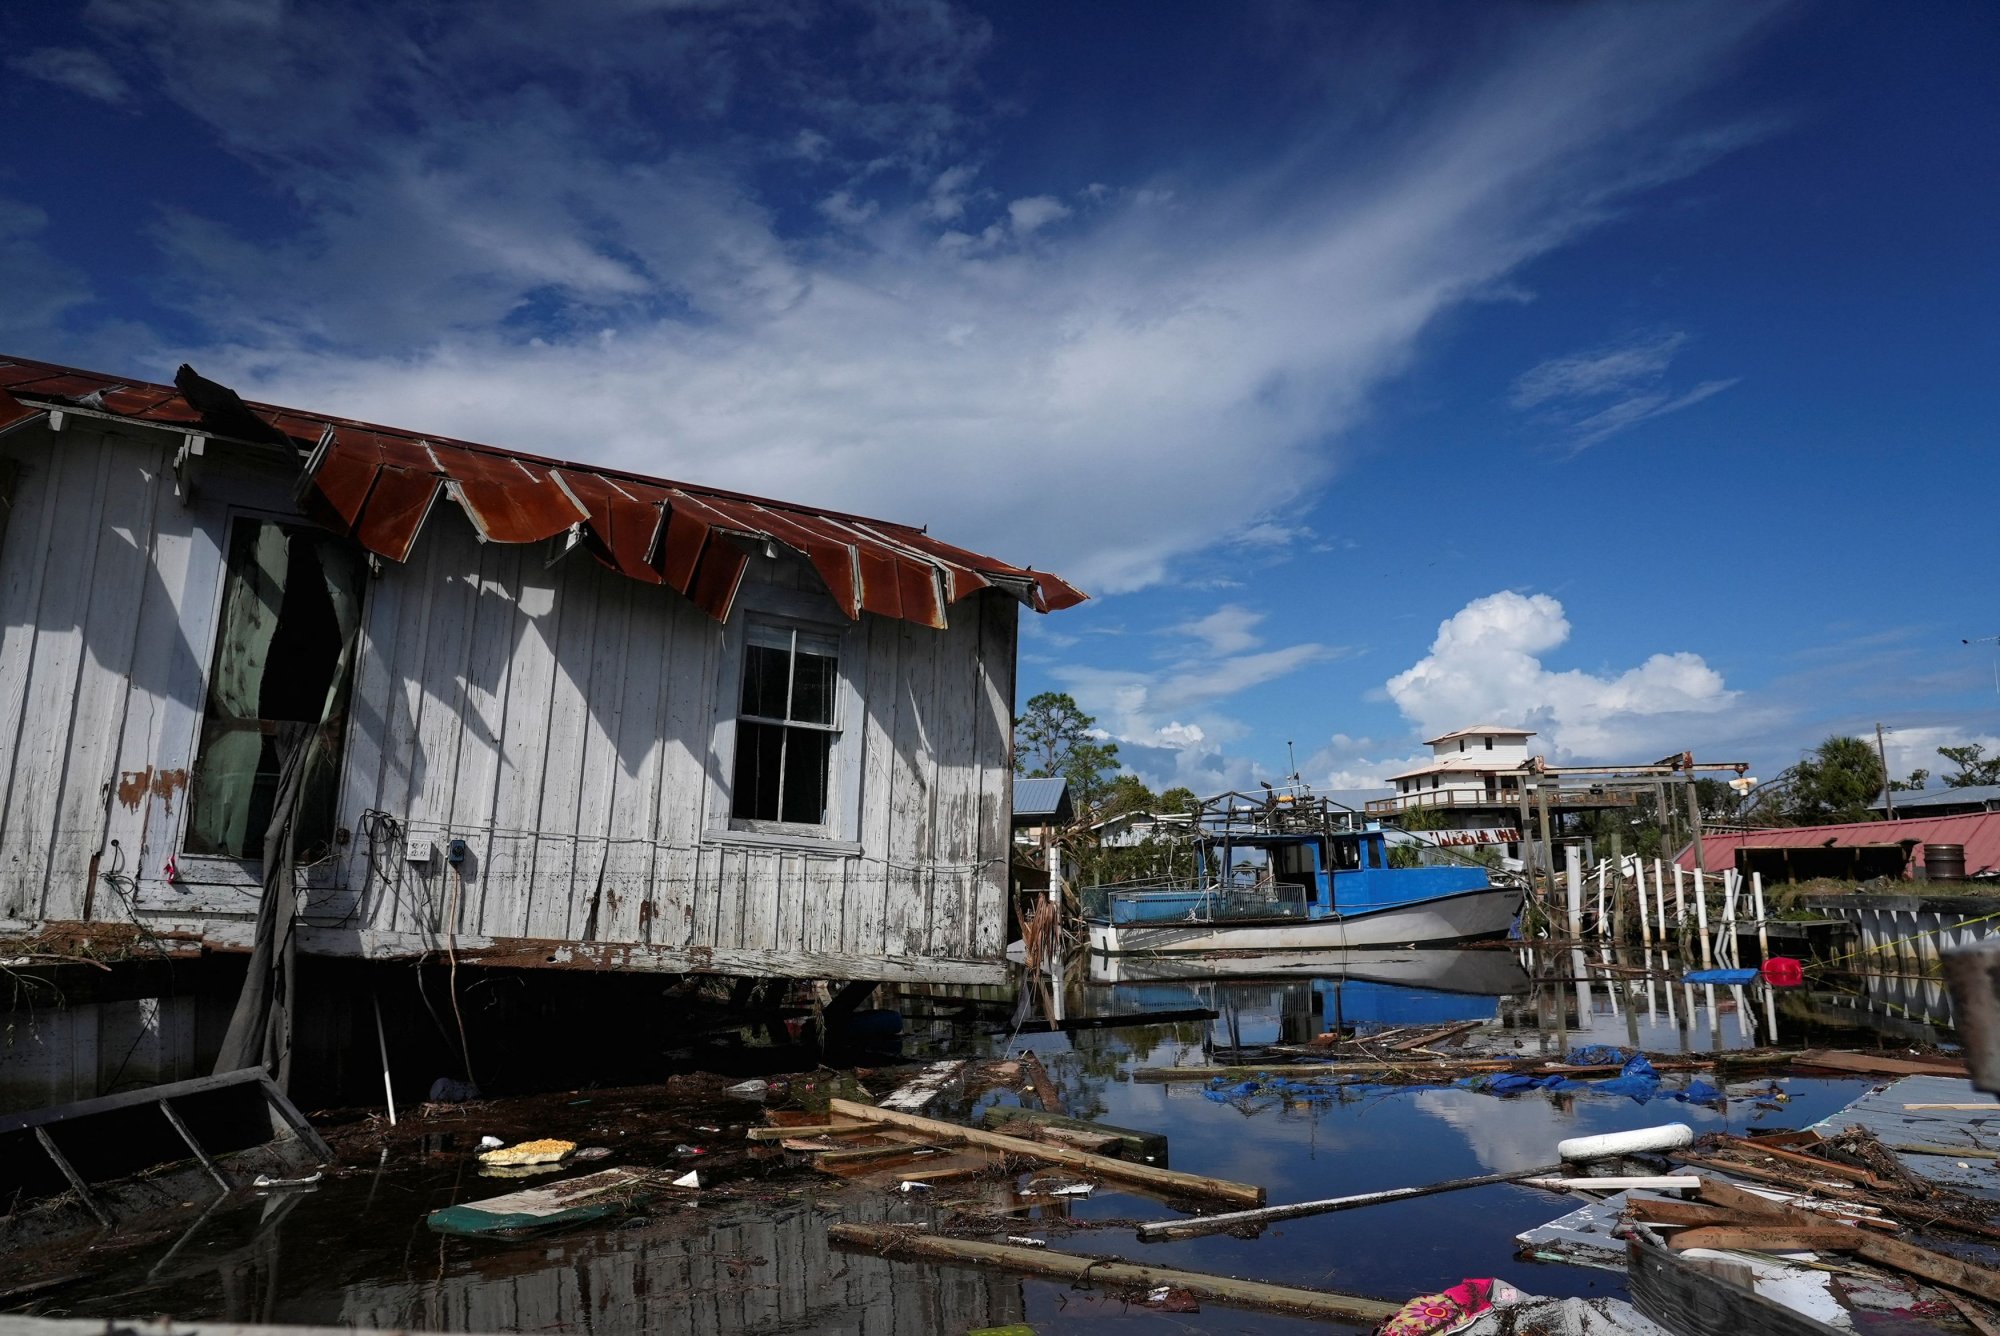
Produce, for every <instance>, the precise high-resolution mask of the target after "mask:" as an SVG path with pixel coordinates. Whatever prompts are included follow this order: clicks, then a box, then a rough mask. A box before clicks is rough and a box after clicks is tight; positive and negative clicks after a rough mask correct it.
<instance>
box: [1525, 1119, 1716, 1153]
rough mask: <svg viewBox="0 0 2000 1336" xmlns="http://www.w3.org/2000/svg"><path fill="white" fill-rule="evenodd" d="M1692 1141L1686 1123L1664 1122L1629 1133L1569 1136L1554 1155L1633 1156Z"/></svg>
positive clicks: (1692, 1134)
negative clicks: (1657, 1125)
mask: <svg viewBox="0 0 2000 1336" xmlns="http://www.w3.org/2000/svg"><path fill="white" fill-rule="evenodd" d="M1693 1144H1694V1129H1693V1128H1692V1127H1689V1126H1688V1125H1687V1124H1686V1123H1664V1124H1662V1125H1661V1126H1659V1127H1635V1128H1633V1129H1632V1130H1631V1131H1629V1132H1601V1133H1599V1134H1598V1135H1596V1136H1590V1137H1571V1138H1569V1139H1568V1140H1567V1141H1558V1142H1557V1143H1556V1158H1557V1159H1562V1160H1608V1159H1610V1158H1611V1157H1612V1156H1614V1155H1636V1154H1638V1153H1640V1152H1642V1151H1649V1150H1679V1149H1681V1148H1682V1147H1683V1146H1692V1145H1693Z"/></svg>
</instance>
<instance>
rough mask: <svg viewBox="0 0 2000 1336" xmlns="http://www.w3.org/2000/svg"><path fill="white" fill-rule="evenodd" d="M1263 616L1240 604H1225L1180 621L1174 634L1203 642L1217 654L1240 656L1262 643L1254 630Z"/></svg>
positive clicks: (1174, 629)
mask: <svg viewBox="0 0 2000 1336" xmlns="http://www.w3.org/2000/svg"><path fill="white" fill-rule="evenodd" d="M1264 617H1265V614H1264V613H1261V612H1252V611H1251V610H1250V609H1249V608H1246V607H1244V606H1243V605H1242V604H1240V603H1225V604H1223V605H1222V606H1221V607H1219V608H1217V609H1216V610H1215V611H1214V612H1211V613H1209V614H1208V615H1207V616H1206V617H1197V618H1195V619H1194V620H1193V621H1191V622H1182V623H1181V624H1180V625H1179V626H1176V627H1174V628H1173V631H1174V634H1176V635H1184V636H1194V637H1195V638H1196V639H1198V640H1202V641H1204V642H1206V643H1207V645H1208V647H1209V649H1210V650H1212V651H1213V652H1215V653H1217V654H1241V653H1242V652H1243V651H1244V650H1247V649H1253V648H1255V647H1256V646H1257V645H1258V644H1259V643H1261V642H1260V638H1259V637H1258V636H1257V634H1256V628H1257V626H1258V625H1259V624H1260V623H1261V622H1262V621H1263V620H1264Z"/></svg>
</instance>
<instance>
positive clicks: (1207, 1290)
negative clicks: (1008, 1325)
mask: <svg viewBox="0 0 2000 1336" xmlns="http://www.w3.org/2000/svg"><path fill="white" fill-rule="evenodd" d="M826 1232H827V1237H828V1238H829V1239H830V1240H832V1241H833V1243H834V1244H836V1245H837V1246H840V1247H844V1248H861V1249H866V1250H867V1251H869V1252H873V1253H876V1254H878V1255H880V1256H884V1257H891V1258H897V1257H922V1258H927V1259H930V1260H933V1261H940V1262H958V1263H961V1264H966V1265H972V1266H990V1267H996V1268H999V1269H1001V1270H1005V1271H1014V1272H1018V1273H1020V1274H1023V1275H1030V1276H1053V1277H1056V1278H1058V1279H1063V1280H1072V1281H1081V1282H1085V1283H1088V1284H1091V1285H1097V1286H1103V1287H1105V1288H1109V1289H1119V1290H1137V1291H1144V1290H1152V1289H1157V1288H1158V1287H1159V1286H1162V1285H1171V1286H1173V1287H1175V1288H1176V1289H1183V1290H1186V1291H1187V1292H1188V1293H1190V1294H1192V1295H1194V1297H1195V1298H1197V1299H1205V1300H1208V1301H1209V1302H1211V1303H1218V1304H1230V1305H1235V1306H1238V1307H1245V1308H1260V1309H1267V1310H1270V1311H1272V1312H1279V1313H1294V1314H1298V1315H1300V1316H1304V1317H1318V1318H1327V1319H1331V1320H1333V1321H1336V1322H1341V1323H1347V1324H1352V1325H1363V1326H1368V1325H1373V1324H1375V1323H1378V1322H1380V1321H1382V1320H1383V1319H1384V1318H1387V1317H1391V1316H1393V1315H1395V1314H1396V1313H1398V1312H1400V1311H1401V1309H1402V1305H1400V1304H1393V1303H1385V1302H1383V1301H1382V1300H1380V1299H1369V1298H1364V1297H1363V1296H1361V1295H1357V1294H1338V1293H1335V1292H1333V1291H1331V1290H1307V1289H1299V1288H1296V1287H1294V1286H1290V1285H1267V1284H1264V1283H1263V1282H1261V1281H1255V1280H1238V1279H1236V1278H1235V1277H1234V1276H1217V1275H1211V1274H1209V1273H1206V1272H1201V1271H1180V1270H1176V1269H1175V1268H1172V1267H1163V1266H1148V1265H1146V1264H1144V1263H1141V1262H1127V1261H1122V1260H1120V1259H1118V1258H1115V1257H1087V1256H1082V1255H1080V1254H1077V1253H1065V1252H1057V1251H1055V1250H1053V1249H1049V1248H1021V1247H1015V1246H1012V1245H1009V1244H1003V1243H981V1242H975V1241H974V1240H971V1239H948V1238H940V1237H938V1236H937V1235H934V1234H923V1233H918V1232H916V1231H914V1230H907V1229H895V1228H889V1227H884V1226H880V1225H853V1224H835V1225H830V1226H828V1227H827V1231H826Z"/></svg>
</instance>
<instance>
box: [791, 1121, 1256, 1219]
mask: <svg viewBox="0 0 2000 1336" xmlns="http://www.w3.org/2000/svg"><path fill="white" fill-rule="evenodd" d="M828 1107H829V1109H830V1110H831V1111H832V1112H834V1113H836V1114H839V1115H841V1116H843V1117H848V1118H861V1119H866V1120H870V1121H876V1122H885V1123H893V1124H895V1125H896V1126H898V1127H903V1128H907V1129H909V1130H910V1131H913V1132H928V1133H931V1134H932V1135H934V1136H945V1137H949V1136H956V1137H961V1138H963V1139H964V1140H965V1141H967V1142H968V1143H970V1144H972V1145H975V1146H985V1147H988V1148H989V1149H992V1150H999V1151H1006V1152H1007V1153H1008V1154H1010V1155H1019V1156H1020V1157H1022V1158H1023V1159H1028V1160H1044V1161H1047V1162H1048V1163H1050V1164H1066V1165H1068V1166H1069V1167H1070V1168H1072V1169H1083V1170H1087V1171H1088V1172H1090V1173H1093V1174H1096V1175H1097V1176H1098V1177H1099V1178H1104V1179H1109V1180H1111V1181H1112V1182H1115V1183H1136V1184H1138V1185H1139V1186H1141V1187H1149V1188H1152V1189H1154V1190H1156V1191H1161V1192H1166V1193H1168V1194H1170V1195H1177V1196H1186V1197H1210V1198H1217V1199H1220V1200H1223V1201H1234V1202H1248V1203H1251V1204H1253V1205H1261V1204H1262V1202H1263V1200H1264V1189H1263V1188H1261V1187H1257V1186H1256V1185H1254V1184H1250V1183H1232V1182H1230V1181H1229V1180H1228V1179H1223V1178H1210V1177H1208V1176H1206V1175H1204V1174H1188V1173H1181V1172H1180V1171H1178V1170H1174V1169H1160V1168H1156V1167H1154V1166H1152V1165H1149V1164H1135V1163H1132V1162H1131V1161H1129V1160H1113V1159H1109V1158H1107V1157H1105V1156H1102V1155H1091V1154H1089V1153H1087V1152H1085V1151H1080V1150H1071V1149H1069V1148H1068V1147H1067V1146H1051V1145H1049V1144H1047V1143H1046V1142H1041V1141H1024V1140H1022V1139H1021V1138H1020V1137H1010V1136H1003V1135H1001V1134H1000V1133H998V1132H989V1131H986V1130H985V1129H984V1128H978V1127H963V1126H960V1125H959V1124H957V1123H947V1122H942V1121H940V1120H938V1119H936V1118H926V1117H924V1116H922V1115H921V1114H914V1113H900V1112H898V1111H897V1110H895V1109H884V1108H879V1107H877V1106H875V1105H872V1104H858V1103H856V1102H855V1101H853V1100H848V1099H836V1100H833V1101H831V1103H830V1104H829V1106H828Z"/></svg>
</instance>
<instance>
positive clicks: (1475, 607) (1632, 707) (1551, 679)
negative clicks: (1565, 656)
mask: <svg viewBox="0 0 2000 1336" xmlns="http://www.w3.org/2000/svg"><path fill="white" fill-rule="evenodd" d="M1569 634H1570V625H1569V619H1568V618H1567V617H1565V616H1564V615H1563V606H1562V604H1561V603H1559V602H1557V601H1556V600H1555V599H1554V598H1551V597H1550V596H1549V595H1547V594H1519V593H1515V592H1513V591H1511V590H1503V591H1501V592H1500V593H1497V594H1488V595H1487V596H1486V597H1484V598H1477V599H1474V600H1473V601H1472V602H1470V603H1468V604H1466V605H1465V606H1464V607H1463V608H1461V609H1459V611H1458V612H1456V613H1454V614H1452V615H1451V616H1450V617H1448V618H1446V619H1445V620H1444V621H1443V622H1442V623H1440V624H1439V626H1438V632H1437V638H1436V639H1435V640H1433V641H1432V642H1431V649H1430V653H1429V654H1427V655H1425V656H1424V657H1423V658H1422V659H1420V660H1418V661H1417V662H1416V663H1415V664H1412V665H1411V666H1410V667H1408V668H1406V669H1404V670H1403V671H1402V672H1400V673H1398V674H1396V675H1395V676H1394V677H1392V678H1390V679H1389V681H1388V682H1387V684H1386V686H1385V690H1386V691H1387V692H1388V695H1389V699H1390V700H1392V701H1394V702H1395V703H1396V706H1397V708H1398V709H1400V710H1401V711H1402V712H1403V715H1404V716H1405V717H1406V718H1408V719H1409V720H1410V722H1411V723H1413V724H1415V725H1416V726H1417V727H1418V729H1419V730H1421V731H1422V732H1423V733H1424V734H1425V735H1426V736H1433V735H1436V734H1439V733H1447V732H1450V731H1451V730H1452V729H1454V728H1463V727H1466V726H1467V725H1470V724H1475V723H1501V724H1515V725H1518V726H1520V727H1523V728H1531V729H1534V730H1535V731H1536V732H1537V734H1539V736H1538V737H1537V739H1536V740H1535V743H1536V745H1537V746H1538V747H1539V748H1540V749H1542V750H1543V751H1545V752H1547V753H1548V754H1551V755H1554V756H1559V757H1564V758H1573V759H1578V760H1598V761H1633V760H1651V759H1653V757H1654V756H1655V755H1659V754H1663V753H1664V752H1666V751H1668V750H1670V749H1672V748H1674V747H1676V746H1679V745H1681V740H1682V737H1683V734H1682V732H1681V730H1683V729H1684V728H1685V726H1686V724H1687V723H1688V721H1689V719H1690V717H1691V716H1710V715H1714V714H1716V713H1718V712H1720V711H1723V710H1726V709H1728V708H1729V707H1730V705H1731V704H1732V703H1733V702H1734V701H1735V699H1736V695H1737V693H1736V692H1734V691H1731V690H1729V689H1728V688H1727V687H1726V686H1725V685H1724V684H1723V680H1722V675H1721V674H1720V673H1718V672H1716V671H1715V670H1714V669H1713V668H1710V667H1709V666H1708V664H1707V663H1706V662H1705V661H1704V660H1703V659H1702V657H1701V656H1700V655H1698V654H1693V653H1689V652H1687V651H1680V652H1676V653H1662V654H1654V655H1652V656H1651V657H1649V658H1647V659H1646V660H1645V661H1644V662H1643V663H1641V664H1639V665H1638V666H1637V667H1634V668H1628V669H1626V670H1625V671H1623V672H1620V673H1614V674H1596V673H1588V672H1584V671H1582V670H1581V669H1574V668H1572V669H1566V670H1556V669H1551V668H1549V667H1548V666H1547V665H1546V664H1545V663H1544V662H1543V656H1545V655H1547V654H1548V653H1549V652H1550V651H1552V650H1555V649H1558V648H1560V647H1561V646H1562V645H1563V643H1564V642H1566V641H1567V640H1568V639H1569Z"/></svg>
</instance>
